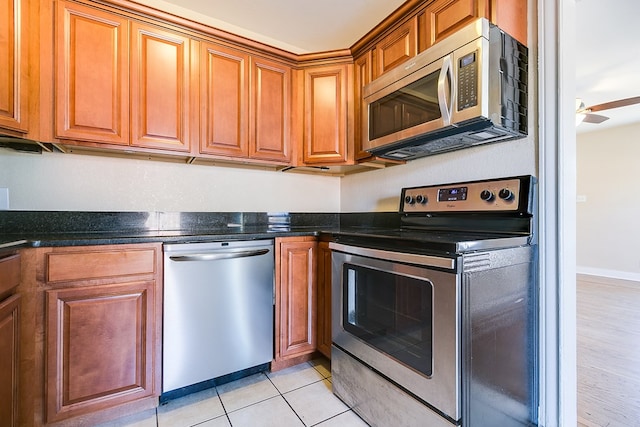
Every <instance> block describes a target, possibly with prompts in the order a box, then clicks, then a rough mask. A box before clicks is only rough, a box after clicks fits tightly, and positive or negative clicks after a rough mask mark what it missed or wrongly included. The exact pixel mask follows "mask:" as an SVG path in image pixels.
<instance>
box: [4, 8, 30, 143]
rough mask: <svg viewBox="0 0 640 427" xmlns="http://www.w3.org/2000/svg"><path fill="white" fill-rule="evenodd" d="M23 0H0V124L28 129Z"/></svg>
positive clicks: (26, 55)
mask: <svg viewBox="0 0 640 427" xmlns="http://www.w3.org/2000/svg"><path fill="white" fill-rule="evenodd" d="M27 5H28V3H27V0H0V12H1V13H0V128H2V129H7V130H9V131H17V132H19V133H20V134H23V133H26V132H27V131H28V130H29V115H28V112H29V109H28V108H29V106H28V102H29V93H30V88H29V86H28V85H29V79H28V77H29V72H30V70H29V54H28V48H29V43H28V36H29V33H28V28H27V21H26V19H27V16H28V9H27Z"/></svg>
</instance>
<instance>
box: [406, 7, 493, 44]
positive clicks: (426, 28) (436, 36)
mask: <svg viewBox="0 0 640 427" xmlns="http://www.w3.org/2000/svg"><path fill="white" fill-rule="evenodd" d="M487 1H488V0H436V1H434V2H433V3H431V4H430V5H429V6H427V7H426V9H425V10H424V12H422V13H420V14H419V15H418V22H419V31H418V33H419V34H418V40H419V41H418V48H419V51H420V52H422V51H423V50H425V49H427V48H428V47H430V46H432V45H433V44H435V43H437V42H439V41H440V40H442V39H444V38H445V37H447V36H449V35H451V34H453V33H455V32H456V31H457V30H459V29H460V28H462V27H464V26H465V25H467V24H469V23H470V22H471V21H473V20H475V19H477V18H479V17H482V16H486V14H487Z"/></svg>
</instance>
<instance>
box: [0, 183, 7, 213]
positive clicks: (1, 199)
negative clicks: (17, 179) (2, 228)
mask: <svg viewBox="0 0 640 427" xmlns="http://www.w3.org/2000/svg"><path fill="white" fill-rule="evenodd" d="M8 209H9V189H8V188H0V210H8Z"/></svg>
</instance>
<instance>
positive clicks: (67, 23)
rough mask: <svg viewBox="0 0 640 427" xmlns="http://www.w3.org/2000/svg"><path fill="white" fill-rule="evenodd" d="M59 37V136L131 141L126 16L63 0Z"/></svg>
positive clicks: (88, 139) (57, 127) (57, 131)
mask: <svg viewBox="0 0 640 427" xmlns="http://www.w3.org/2000/svg"><path fill="white" fill-rule="evenodd" d="M55 40H56V46H55V48H56V49H55V50H56V56H55V58H56V59H55V61H56V63H55V74H56V90H55V94H56V136H57V137H58V138H63V139H78V140H87V141H95V142H104V143H110V144H121V145H128V143H129V97H128V94H129V79H128V75H129V63H128V40H129V28H128V22H127V20H126V19H124V18H122V17H119V16H117V15H113V14H110V13H107V12H103V11H100V10H96V9H93V8H89V7H84V6H81V5H77V4H72V3H66V2H63V1H61V2H58V3H57V11H56V38H55Z"/></svg>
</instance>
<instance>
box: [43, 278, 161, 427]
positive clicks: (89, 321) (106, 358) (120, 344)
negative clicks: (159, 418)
mask: <svg viewBox="0 0 640 427" xmlns="http://www.w3.org/2000/svg"><path fill="white" fill-rule="evenodd" d="M154 288H155V284H154V282H153V281H144V282H131V283H125V284H118V285H107V286H92V287H91V286H90V287H81V288H67V289H55V290H48V291H46V304H47V341H46V342H47V355H46V360H47V379H46V380H47V385H46V393H47V398H46V401H47V421H48V422H51V421H58V420H61V419H65V418H68V417H71V416H75V415H80V414H84V413H88V412H92V411H96V410H99V409H104V408H107V407H110V406H113V405H116V404H118V403H124V402H127V401H131V400H132V399H134V398H142V397H145V396H151V395H152V394H153V392H154V390H153V388H154V373H153V369H154V363H153V338H154V331H153V326H152V325H153V324H154V310H155V309H154V307H155V305H154V300H155V296H154ZM156 368H157V367H156Z"/></svg>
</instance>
